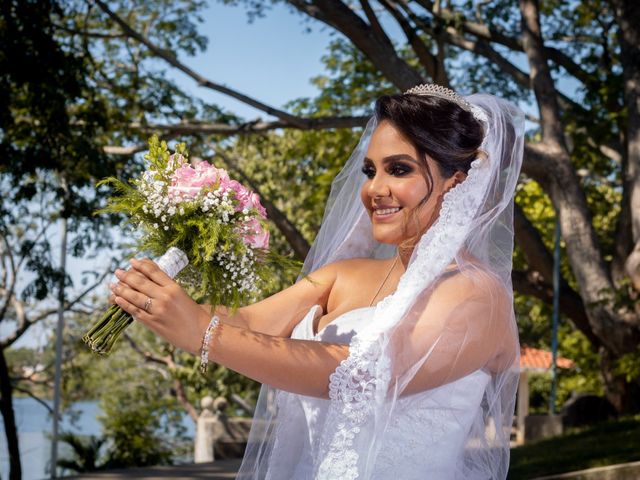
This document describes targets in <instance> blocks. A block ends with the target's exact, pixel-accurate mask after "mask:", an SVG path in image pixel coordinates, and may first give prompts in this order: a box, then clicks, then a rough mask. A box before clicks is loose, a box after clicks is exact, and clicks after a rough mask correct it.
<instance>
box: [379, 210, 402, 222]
mask: <svg viewBox="0 0 640 480" xmlns="http://www.w3.org/2000/svg"><path fill="white" fill-rule="evenodd" d="M400 210H402V207H385V208H374V209H373V212H372V218H373V220H375V221H376V222H383V221H387V220H392V219H393V218H394V217H395V216H396V215H397V214H398V213H399V212H400Z"/></svg>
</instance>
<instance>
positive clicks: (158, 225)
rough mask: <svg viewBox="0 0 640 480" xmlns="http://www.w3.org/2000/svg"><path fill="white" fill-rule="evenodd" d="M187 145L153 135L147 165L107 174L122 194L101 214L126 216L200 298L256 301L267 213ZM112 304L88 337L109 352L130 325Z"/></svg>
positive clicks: (263, 269)
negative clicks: (196, 159)
mask: <svg viewBox="0 0 640 480" xmlns="http://www.w3.org/2000/svg"><path fill="white" fill-rule="evenodd" d="M187 156H188V154H187V151H186V147H185V144H179V145H177V146H176V149H175V152H174V153H173V154H171V153H170V152H169V150H168V148H167V144H166V143H165V142H161V141H159V140H158V138H157V137H156V136H154V137H152V138H151V139H150V140H149V152H148V153H147V154H146V155H145V157H144V158H145V159H146V160H147V162H148V168H147V169H146V170H145V171H144V172H143V173H142V175H140V176H139V177H138V178H135V179H133V180H131V181H130V182H129V183H125V182H122V181H120V180H118V179H116V178H113V177H111V178H107V179H105V180H103V181H102V182H100V183H99V185H102V184H110V185H112V186H113V187H114V188H115V190H116V191H117V192H118V195H117V196H115V197H112V198H110V199H109V202H108V204H107V207H106V208H104V209H102V210H101V212H109V213H124V214H126V215H127V216H128V217H129V221H130V222H132V223H133V224H134V226H135V227H136V229H137V230H138V232H139V233H140V239H139V247H140V250H141V251H143V252H146V253H148V254H149V255H151V256H154V257H158V256H161V257H160V259H159V260H157V263H158V266H159V267H160V268H161V269H163V270H164V271H165V273H167V274H168V275H169V276H170V277H172V278H175V280H176V281H177V282H178V283H180V284H181V285H182V286H183V287H184V288H185V289H186V290H187V291H188V292H189V293H190V294H191V296H192V297H193V298H194V300H196V301H206V302H207V303H210V304H212V305H226V306H228V307H230V308H232V309H234V308H237V307H239V306H240V305H242V304H243V303H246V302H248V301H251V300H254V299H255V297H256V295H257V293H259V291H260V286H261V285H263V286H264V285H266V284H268V283H269V282H268V278H269V277H270V269H269V266H268V262H267V259H269V260H274V259H277V260H279V261H281V262H283V261H285V262H286V259H284V258H283V257H277V256H276V255H273V254H270V253H269V251H268V247H269V230H268V229H267V225H266V216H267V215H266V210H265V209H264V207H263V206H262V205H261V203H260V198H259V197H258V195H257V194H256V193H254V192H252V191H250V190H248V189H247V188H245V187H244V186H243V185H242V184H240V183H239V182H237V181H235V180H233V179H231V178H230V177H229V175H228V174H227V172H226V171H225V170H224V169H221V168H216V167H215V166H213V165H212V164H210V163H208V162H206V161H202V162H200V163H198V164H197V165H195V166H192V165H191V164H190V163H189V162H188V161H187ZM132 320H133V319H132V318H131V316H130V315H129V314H128V313H127V312H125V311H123V310H122V309H121V308H120V307H119V306H117V305H113V306H111V307H110V308H109V309H108V310H107V312H106V313H105V314H104V315H103V316H102V318H101V319H100V320H99V321H98V322H97V323H96V324H95V325H94V326H93V327H92V328H91V329H90V330H89V332H87V334H86V335H85V336H84V337H83V340H84V341H85V343H87V344H88V345H89V346H90V347H91V349H92V350H93V351H94V352H96V353H99V354H103V355H106V354H108V353H109V352H110V351H111V349H112V347H113V345H114V343H115V341H116V340H117V339H118V337H119V336H120V334H121V333H122V332H123V331H124V330H125V328H127V326H128V325H129V324H130V323H131V322H132Z"/></svg>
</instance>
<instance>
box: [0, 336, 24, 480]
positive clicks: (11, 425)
mask: <svg viewBox="0 0 640 480" xmlns="http://www.w3.org/2000/svg"><path fill="white" fill-rule="evenodd" d="M12 390H13V389H12V387H11V378H10V376H9V367H8V365H7V360H6V358H5V356H4V349H2V348H0V395H1V396H0V411H1V412H2V419H3V420H4V433H5V437H6V438H7V447H8V448H7V449H8V450H9V480H20V479H21V478H22V467H21V466H20V448H19V444H18V431H17V429H16V417H15V414H14V412H13V392H12Z"/></svg>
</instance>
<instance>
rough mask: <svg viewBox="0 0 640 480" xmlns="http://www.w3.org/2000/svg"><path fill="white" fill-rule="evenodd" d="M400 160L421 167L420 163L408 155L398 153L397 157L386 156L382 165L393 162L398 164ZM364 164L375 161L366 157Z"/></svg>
mask: <svg viewBox="0 0 640 480" xmlns="http://www.w3.org/2000/svg"><path fill="white" fill-rule="evenodd" d="M398 160H407V161H409V162H412V163H415V164H416V165H419V163H418V161H417V160H416V159H415V158H413V157H412V156H411V155H409V154H407V153H397V154H395V155H389V156H386V157H384V158H383V159H382V163H383V164H387V163H391V162H396V161H398ZM364 162H365V163H366V162H370V163H374V161H373V160H371V159H370V158H369V157H364Z"/></svg>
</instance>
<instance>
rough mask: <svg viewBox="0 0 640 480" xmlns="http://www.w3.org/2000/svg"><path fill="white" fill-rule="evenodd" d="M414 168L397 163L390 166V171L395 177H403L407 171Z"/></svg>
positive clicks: (409, 171)
mask: <svg viewBox="0 0 640 480" xmlns="http://www.w3.org/2000/svg"><path fill="white" fill-rule="evenodd" d="M412 171H413V169H412V168H411V167H409V166H407V165H404V164H402V163H395V164H393V165H391V167H390V168H389V173H390V174H391V175H393V176H395V177H402V176H403V175H406V174H407V173H411V172H412Z"/></svg>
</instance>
